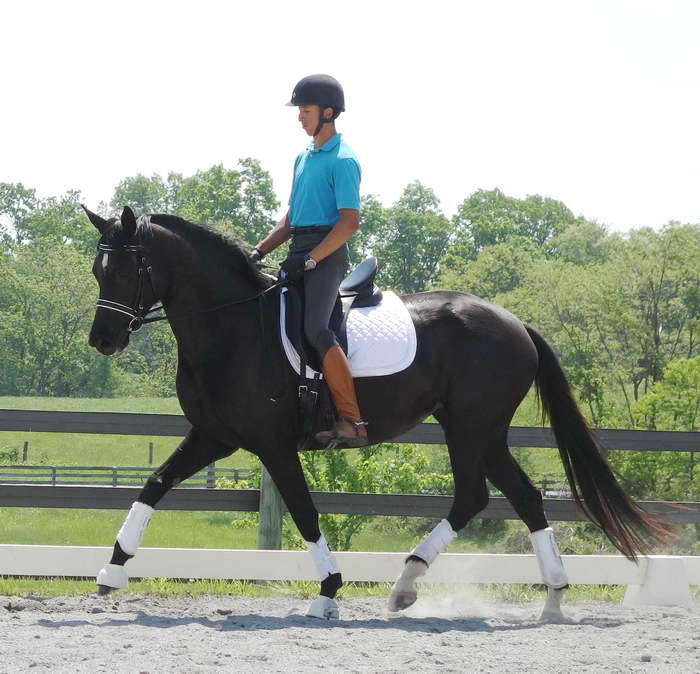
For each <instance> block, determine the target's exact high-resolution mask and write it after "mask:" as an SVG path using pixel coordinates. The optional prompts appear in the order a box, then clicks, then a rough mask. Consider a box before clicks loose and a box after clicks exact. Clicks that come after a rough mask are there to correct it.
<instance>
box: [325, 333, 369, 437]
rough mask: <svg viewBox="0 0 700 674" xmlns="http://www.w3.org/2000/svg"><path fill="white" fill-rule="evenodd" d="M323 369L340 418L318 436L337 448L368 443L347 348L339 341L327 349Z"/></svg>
mask: <svg viewBox="0 0 700 674" xmlns="http://www.w3.org/2000/svg"><path fill="white" fill-rule="evenodd" d="M322 369H323V377H324V379H325V380H326V384H328V389H329V390H330V392H331V398H332V399H333V404H334V405H335V411H336V413H337V421H336V422H335V425H334V427H333V430H332V431H322V432H321V433H317V434H316V439H317V440H318V441H319V442H321V443H322V444H324V445H327V444H329V443H333V445H334V446H336V447H339V446H344V447H364V446H365V445H368V444H369V441H368V440H367V431H366V430H365V425H366V424H365V422H364V421H362V417H361V416H360V408H359V406H358V404H357V395H356V394H355V382H354V381H353V380H352V373H351V372H350V365H349V364H348V359H347V358H346V357H345V354H344V353H343V350H342V349H341V348H340V347H339V346H338V345H337V344H336V345H334V346H332V347H331V348H330V349H328V351H327V352H326V355H325V356H324V358H323V367H322Z"/></svg>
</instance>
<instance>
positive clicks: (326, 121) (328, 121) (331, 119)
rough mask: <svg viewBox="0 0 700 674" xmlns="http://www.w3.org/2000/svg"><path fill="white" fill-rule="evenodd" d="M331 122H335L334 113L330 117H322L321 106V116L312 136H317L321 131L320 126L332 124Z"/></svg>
mask: <svg viewBox="0 0 700 674" xmlns="http://www.w3.org/2000/svg"><path fill="white" fill-rule="evenodd" d="M333 122H335V115H333V116H332V117H324V116H323V108H321V116H320V117H319V120H318V126H317V127H316V131H314V138H316V136H318V134H319V133H321V128H322V127H323V125H324V124H332V123H333Z"/></svg>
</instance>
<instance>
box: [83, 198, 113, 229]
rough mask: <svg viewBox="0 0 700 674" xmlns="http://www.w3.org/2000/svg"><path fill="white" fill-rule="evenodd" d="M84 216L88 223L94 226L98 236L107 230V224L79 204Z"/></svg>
mask: <svg viewBox="0 0 700 674" xmlns="http://www.w3.org/2000/svg"><path fill="white" fill-rule="evenodd" d="M80 206H81V207H82V209H83V210H84V211H85V214H86V215H87V216H88V218H90V222H91V223H92V224H93V225H95V228H96V229H97V231H98V232H99V233H100V234H104V232H105V230H107V229H108V228H109V223H108V222H107V221H106V220H105V219H104V218H101V217H100V216H99V215H97V213H93V212H92V211H91V210H90V209H89V208H88V207H87V206H85V204H80Z"/></svg>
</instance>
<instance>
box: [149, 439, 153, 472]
mask: <svg viewBox="0 0 700 674" xmlns="http://www.w3.org/2000/svg"><path fill="white" fill-rule="evenodd" d="M148 465H149V466H152V465H153V443H152V442H149V443H148Z"/></svg>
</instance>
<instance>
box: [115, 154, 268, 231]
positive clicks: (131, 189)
mask: <svg viewBox="0 0 700 674" xmlns="http://www.w3.org/2000/svg"><path fill="white" fill-rule="evenodd" d="M124 205H128V206H131V207H132V208H133V209H134V210H135V211H136V212H137V213H139V214H140V213H171V214H173V215H179V216H181V217H183V218H186V219H188V220H192V221H194V222H203V223H206V224H210V225H213V226H215V227H218V228H219V229H221V230H223V231H225V232H226V233H228V234H231V235H233V236H235V237H237V238H239V239H241V240H243V241H245V242H246V243H248V244H249V245H254V244H255V243H257V242H258V241H259V240H260V239H261V238H263V237H264V236H265V235H267V234H268V232H269V231H270V229H271V228H272V227H273V226H274V224H275V222H274V214H275V211H276V210H277V208H279V202H278V201H277V198H276V197H275V193H274V190H273V186H272V178H271V177H270V174H269V173H268V172H267V171H265V170H264V169H263V168H262V167H261V165H260V162H259V161H258V160H257V159H252V158H250V157H248V158H245V159H241V160H239V162H238V168H237V169H227V168H225V167H224V166H223V164H218V165H216V166H212V167H211V168H209V169H207V170H206V171H197V172H196V173H195V174H194V175H192V176H189V177H188V178H183V177H182V175H181V174H179V173H170V174H168V177H167V179H163V178H162V177H161V176H159V175H153V176H151V177H150V178H147V177H145V176H143V175H141V174H138V175H136V176H131V177H129V178H125V179H124V180H122V181H121V182H120V183H119V185H118V186H117V187H116V189H115V191H114V195H113V196H112V199H111V201H110V207H111V210H112V212H113V213H114V214H115V215H116V214H118V213H119V212H120V211H121V209H122V207H123V206H124Z"/></svg>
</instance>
